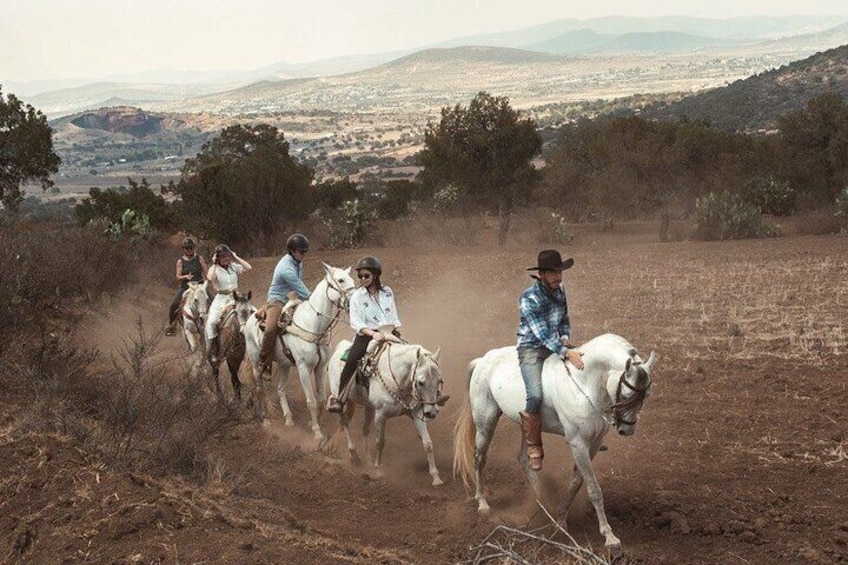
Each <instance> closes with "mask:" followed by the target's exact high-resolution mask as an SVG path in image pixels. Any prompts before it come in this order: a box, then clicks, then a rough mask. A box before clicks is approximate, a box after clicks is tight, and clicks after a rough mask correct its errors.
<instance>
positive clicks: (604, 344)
mask: <svg viewBox="0 0 848 565" xmlns="http://www.w3.org/2000/svg"><path fill="white" fill-rule="evenodd" d="M580 350H581V351H582V352H583V362H584V364H585V367H584V368H583V369H582V370H580V369H577V368H576V367H575V366H574V365H572V364H571V363H570V362H569V363H563V361H562V360H561V359H560V358H559V357H558V356H556V355H551V356H550V357H548V358H547V359H546V360H545V365H544V368H543V371H542V390H543V397H542V410H541V416H542V429H543V431H546V432H549V433H554V434H557V435H562V436H565V439H566V440H567V441H568V444H569V446H570V447H571V453H572V456H573V458H574V470H573V475H572V479H571V485H570V486H569V489H568V493H567V494H566V496H565V498H564V499H563V501H562V503H561V504H560V513H561V521H562V523H563V525H565V521H566V517H567V514H568V509H569V507H570V506H571V503H572V502H573V500H574V497H575V495H576V494H577V491H578V490H580V487H581V486H582V485H583V481H584V480H585V481H586V489H587V491H588V493H589V499H590V500H591V501H592V505H593V506H594V507H595V512H596V513H597V515H598V524H599V527H600V531H601V534H602V535H603V536H604V538H605V546H606V547H607V548H608V549H610V550H613V551H617V550H619V549H620V548H621V541H620V540H619V539H618V538H617V537H616V536H615V534H613V532H612V529H611V528H610V525H609V523H608V522H607V517H606V513H605V512H604V499H603V493H602V492H601V487H600V486H599V484H598V480H597V478H596V477H595V472H594V470H593V469H592V458H593V457H594V456H595V454H596V453H597V452H598V450H599V449H600V448H601V445H602V442H603V438H604V435H605V434H606V433H607V431H608V430H609V427H610V425H612V426H613V427H615V428H616V429H617V430H618V433H619V434H621V435H624V436H630V435H633V433H634V431H635V426H636V421H637V419H638V416H639V410H640V409H641V407H642V403H643V402H644V400H645V398H646V397H647V396H648V395H649V394H650V390H651V371H652V369H653V367H654V362H655V361H656V357H655V356H654V354H653V353H651V355H650V357H649V358H648V361H647V362H645V363H642V359H641V358H640V357H639V356H638V355H637V354H636V350H635V349H634V348H633V346H631V345H630V344H629V343H628V342H627V341H626V340H625V339H624V338H622V337H620V336H617V335H613V334H604V335H601V336H599V337H596V338H594V339H592V340H591V341H588V342H587V343H585V344H584V345H583V346H581V347H580ZM469 373H470V376H469V383H468V402H466V404H465V407H464V408H463V412H462V414H461V415H460V419H459V421H458V422H457V424H456V429H455V434H454V473H455V474H459V475H460V476H461V477H462V480H463V482H464V483H465V485H466V487H468V486H469V485H470V484H471V482H472V477H473V480H474V482H475V483H476V487H477V489H476V493H475V498H476V499H477V501H478V508H477V509H478V511H479V512H482V513H486V512H488V511H489V504H488V502H486V497H485V495H484V493H483V468H484V467H485V465H486V452H487V450H488V448H489V442H491V440H492V435H493V434H494V432H495V426H497V423H498V419H499V418H500V416H501V414H505V415H506V416H507V418H509V419H510V420H512V421H514V422H518V421H519V415H518V413H519V411H521V410H524V403H525V398H526V394H525V390H524V382H523V381H522V379H521V373H520V371H519V367H518V354H517V352H516V349H515V347H503V348H501V349H494V350H491V351H489V352H488V353H486V355H484V356H483V357H482V358H479V359H475V360H474V361H472V362H471V365H470V368H469ZM519 461H520V462H521V464H522V466H523V467H524V470H525V473H526V474H527V478H528V480H529V481H530V484H531V485H532V486H533V489H534V490H535V491H536V495H537V496H539V479H538V476H537V475H536V472H535V471H533V470H531V469H530V467H529V458H528V457H527V445H526V444H525V442H524V441H523V440H522V443H521V449H520V451H519Z"/></svg>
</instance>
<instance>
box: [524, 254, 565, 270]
mask: <svg viewBox="0 0 848 565" xmlns="http://www.w3.org/2000/svg"><path fill="white" fill-rule="evenodd" d="M572 265H574V259H571V258H569V259H566V260H565V261H563V260H562V255H560V254H559V251H557V250H556V249H545V250H544V251H540V252H539V256H538V258H537V259H536V266H535V267H528V268H527V270H528V271H564V270H566V269H570V268H571V266H572Z"/></svg>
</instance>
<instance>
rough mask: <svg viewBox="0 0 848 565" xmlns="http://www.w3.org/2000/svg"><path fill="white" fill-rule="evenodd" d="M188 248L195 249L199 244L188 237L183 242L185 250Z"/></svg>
mask: <svg viewBox="0 0 848 565" xmlns="http://www.w3.org/2000/svg"><path fill="white" fill-rule="evenodd" d="M186 247H190V248H192V249H194V248H195V247H197V242H195V241H194V239H192V238H190V237H187V238H185V239H184V240H183V249H185V248H186Z"/></svg>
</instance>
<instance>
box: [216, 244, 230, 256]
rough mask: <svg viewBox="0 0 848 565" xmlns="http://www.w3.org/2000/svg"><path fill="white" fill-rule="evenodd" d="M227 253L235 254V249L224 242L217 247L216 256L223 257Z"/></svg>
mask: <svg viewBox="0 0 848 565" xmlns="http://www.w3.org/2000/svg"><path fill="white" fill-rule="evenodd" d="M226 255H229V256H230V257H232V256H233V250H232V249H230V248H229V247H228V246H226V245H224V244H223V243H222V244H221V245H219V246H218V247H216V248H215V257H218V258H221V257H224V256H226Z"/></svg>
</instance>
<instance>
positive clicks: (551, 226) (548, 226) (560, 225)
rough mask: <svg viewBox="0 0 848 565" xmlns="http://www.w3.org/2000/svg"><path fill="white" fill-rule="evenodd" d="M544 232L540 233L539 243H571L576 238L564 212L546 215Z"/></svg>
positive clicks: (543, 224)
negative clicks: (563, 214)
mask: <svg viewBox="0 0 848 565" xmlns="http://www.w3.org/2000/svg"><path fill="white" fill-rule="evenodd" d="M542 226H543V227H542V232H541V233H540V234H539V243H547V242H552V243H561V244H565V243H571V242H572V241H573V240H574V231H573V230H572V229H571V225H570V224H569V223H568V222H567V221H566V220H565V217H564V216H562V214H558V213H557V212H551V213H550V214H549V215H546V216H545V217H544V221H543V222H542Z"/></svg>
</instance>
